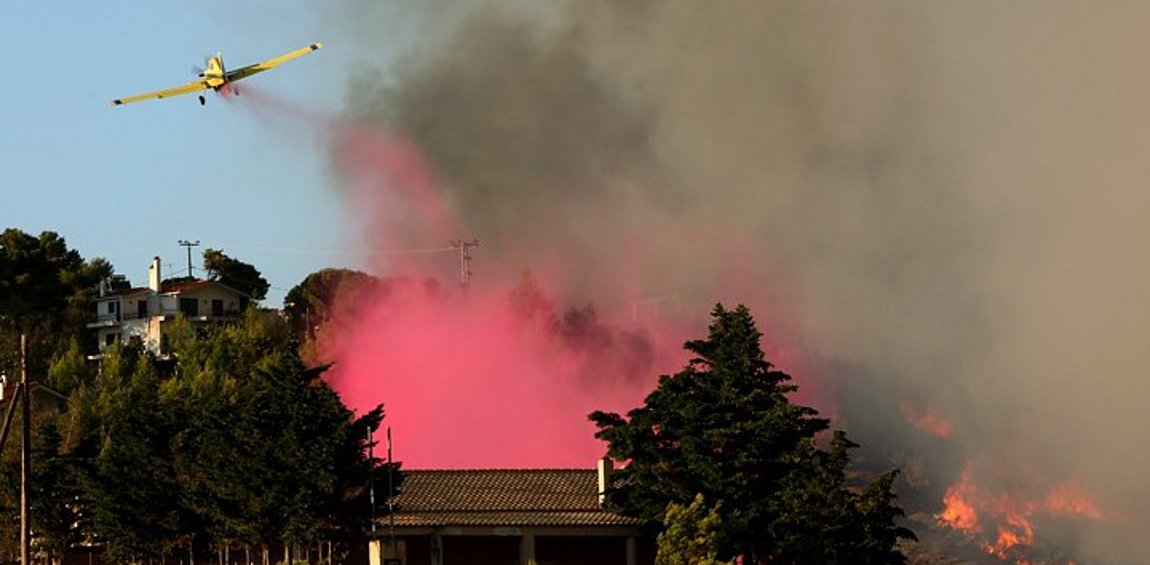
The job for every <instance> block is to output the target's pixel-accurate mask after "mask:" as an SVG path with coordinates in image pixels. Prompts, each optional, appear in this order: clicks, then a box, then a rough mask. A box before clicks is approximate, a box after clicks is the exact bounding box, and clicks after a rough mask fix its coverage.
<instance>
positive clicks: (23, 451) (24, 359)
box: [20, 334, 32, 565]
mask: <svg viewBox="0 0 1150 565" xmlns="http://www.w3.org/2000/svg"><path fill="white" fill-rule="evenodd" d="M20 390H21V392H22V393H23V394H21V395H20V417H21V419H23V422H21V426H20V427H21V428H22V431H23V432H24V433H23V437H21V438H20V563H21V565H31V563H32V562H31V561H30V560H29V554H30V551H29V550H30V548H31V542H32V540H31V536H30V535H29V530H28V528H29V524H28V475H29V471H30V470H31V467H32V453H31V442H30V441H29V436H30V435H31V434H32V422H31V417H30V415H31V412H32V409H31V405H30V404H29V402H28V397H29V394H28V336H26V335H25V334H20Z"/></svg>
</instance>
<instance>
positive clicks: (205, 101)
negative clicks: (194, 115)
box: [200, 95, 208, 106]
mask: <svg viewBox="0 0 1150 565" xmlns="http://www.w3.org/2000/svg"><path fill="white" fill-rule="evenodd" d="M207 103H208V101H207V99H206V98H204V97H203V96H202V95H201V96H200V106H203V105H204V104H207Z"/></svg>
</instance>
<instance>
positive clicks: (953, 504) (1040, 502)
mask: <svg viewBox="0 0 1150 565" xmlns="http://www.w3.org/2000/svg"><path fill="white" fill-rule="evenodd" d="M942 501H943V510H942V512H941V513H939V514H938V516H937V519H938V522H939V524H941V525H943V526H946V527H949V528H953V529H956V530H960V531H963V532H966V533H967V534H969V535H970V536H971V537H972V538H975V539H977V538H979V537H981V534H983V532H984V530H983V524H987V525H988V526H989V527H991V528H993V529H994V531H995V533H996V536H995V537H994V539H993V540H987V541H985V542H983V543H982V549H983V550H984V551H986V552H987V553H989V554H991V555H994V556H997V557H999V558H1008V557H1009V554H1010V553H1011V550H1012V549H1013V548H1015V547H1018V546H1029V545H1031V544H1033V543H1034V524H1033V521H1032V520H1033V519H1034V518H1035V517H1043V516H1044V517H1054V518H1058V517H1062V518H1087V519H1092V520H1100V519H1102V512H1101V511H1100V510H1099V509H1098V506H1097V505H1096V504H1095V503H1094V501H1093V500H1092V498H1091V497H1090V495H1089V494H1088V493H1087V492H1086V490H1085V489H1083V488H1082V487H1081V486H1079V485H1077V484H1076V483H1073V482H1070V481H1063V482H1059V483H1055V484H1054V486H1053V487H1051V488H1050V489H1049V490H1048V491H1047V493H1046V495H1045V496H1043V497H1040V498H1036V499H1034V498H1029V497H1027V496H1025V495H1024V494H1022V493H1020V492H1016V491H1000V492H993V491H990V492H988V491H987V490H985V489H982V488H980V487H979V486H978V485H976V483H975V482H974V480H973V470H972V467H971V465H969V464H968V465H967V467H966V469H964V470H963V472H962V478H961V479H960V480H959V481H958V482H957V483H955V484H953V485H951V486H950V487H949V488H948V489H947V491H946V494H945V495H944V496H943V500H942Z"/></svg>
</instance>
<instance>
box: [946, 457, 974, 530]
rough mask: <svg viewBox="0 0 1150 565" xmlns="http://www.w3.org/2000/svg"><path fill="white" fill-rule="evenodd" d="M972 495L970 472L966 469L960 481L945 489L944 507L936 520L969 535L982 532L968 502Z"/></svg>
mask: <svg viewBox="0 0 1150 565" xmlns="http://www.w3.org/2000/svg"><path fill="white" fill-rule="evenodd" d="M973 494H974V492H973V489H972V487H971V485H970V470H969V469H967V470H966V471H963V473H962V480H961V481H959V482H958V483H955V484H953V485H950V488H948V489H946V495H945V496H943V497H942V502H943V504H944V505H945V507H944V508H943V510H942V513H941V514H939V515H938V520H939V521H940V522H942V523H943V524H944V525H946V526H949V527H951V528H954V529H956V530H962V531H964V532H970V533H973V532H979V531H982V530H981V528H980V527H979V525H978V513H977V512H975V510H974V506H972V505H971V503H970V502H969V500H970V499H971V498H973V496H972V495H973Z"/></svg>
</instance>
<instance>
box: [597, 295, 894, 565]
mask: <svg viewBox="0 0 1150 565" xmlns="http://www.w3.org/2000/svg"><path fill="white" fill-rule="evenodd" d="M712 316H713V320H712V323H711V326H710V328H709V329H710V333H709V336H708V337H707V339H703V340H696V341H690V342H687V343H686V344H685V346H684V347H685V348H686V349H687V350H688V351H690V352H691V353H693V354H694V355H695V356H694V357H693V358H692V359H691V360H690V361H689V362H688V364H687V366H686V367H685V368H684V369H683V370H682V371H680V372H679V373H676V374H674V375H663V376H661V377H660V378H659V384H658V387H657V388H656V389H655V391H653V392H652V393H651V394H649V395H648V396H647V398H646V400H645V404H644V405H643V406H641V407H639V408H636V409H634V410H631V411H630V412H629V413H628V414H627V417H626V418H624V417H623V416H620V415H619V414H614V413H605V412H595V413H593V414H591V416H590V417H591V420H592V421H593V422H595V424H596V425H597V426H598V427H599V432H598V433H597V434H596V437H598V438H600V439H602V440H604V441H606V442H607V443H608V446H609V451H608V453H609V455H610V456H611V457H612V458H614V459H616V460H620V461H629V462H630V464H629V465H628V466H627V467H625V468H623V469H621V470H620V471H619V472H618V473H616V475H615V476H614V480H613V484H612V488H611V490H610V491H609V493H608V496H609V500H610V502H611V503H612V504H614V505H615V506H616V507H617V508H619V509H620V510H622V511H623V512H626V513H629V514H632V515H636V516H640V517H643V518H645V519H647V520H648V521H650V522H652V523H656V522H659V521H660V520H661V518H662V517H663V513H664V509H665V508H666V507H667V505H668V504H669V503H672V502H674V503H678V504H684V505H685V504H689V503H690V502H691V501H692V500H693V499H694V497H695V496H696V494H698V493H702V494H703V495H704V496H705V497H706V499H707V500H708V501H713V503H714V504H715V505H716V506H717V507H718V508H719V509H720V510H719V513H720V516H721V517H722V536H721V547H720V552H719V558H721V559H730V558H732V557H734V556H739V555H741V556H743V558H744V562H746V563H764V562H778V563H807V562H821V563H835V562H851V563H866V562H870V563H894V562H901V561H900V559H901V557H902V556H901V554H898V553H897V552H896V551H894V549H893V543H894V541H896V540H897V538H898V537H906V536H907V535H910V534H909V532H908V531H906V530H901V529H898V528H897V527H896V526H895V525H894V522H893V521H894V519H895V518H896V517H897V516H899V515H900V513H901V511H900V510H899V509H898V508H897V507H894V506H893V494H891V493H890V480H889V478H888V477H886V476H884V477H883V478H880V479H879V482H877V483H873V484H872V485H870V486H868V487H865V488H866V489H868V490H866V491H865V492H868V493H869V492H871V489H877V490H879V491H883V493H884V494H885V495H886V496H887V498H885V499H883V497H882V496H878V495H877V494H875V495H868V497H867V498H866V499H865V500H863V499H861V498H859V496H860V495H858V494H857V492H856V491H855V488H854V487H853V486H848V485H846V483H845V480H840V479H842V477H843V474H842V471H843V469H845V466H846V463H847V462H848V461H849V458H848V457H847V455H846V449H847V447H848V446H849V445H851V444H849V442H847V440H846V437H845V435H840V434H835V436H834V438H835V439H833V440H832V442H831V443H832V446H831V451H830V452H829V453H828V452H826V451H824V450H821V449H819V448H818V447H817V446H816V442H815V439H816V435H817V434H819V432H821V431H824V430H826V429H827V428H828V422H827V420H825V419H822V418H818V417H817V411H815V410H814V409H812V408H809V407H805V406H799V405H796V404H792V403H791V402H790V400H789V399H788V396H787V395H788V394H790V393H791V392H794V391H795V390H796V388H797V387H796V386H795V385H794V384H793V383H791V382H790V376H789V375H787V374H786V373H783V372H782V371H778V370H775V369H774V368H773V367H772V365H771V364H770V363H769V362H767V361H766V359H765V356H764V354H763V351H762V347H761V345H760V339H761V337H762V334H761V333H760V332H759V330H758V329H757V327H756V326H755V323H754V319H753V318H752V316H751V314H750V311H749V310H748V309H747V308H746V307H745V306H739V307H737V308H735V309H734V310H728V309H726V308H724V307H723V306H722V305H718V306H716V307H715V310H714V311H713V313H712ZM812 498H814V499H818V500H820V501H821V502H820V503H822V502H825V503H827V504H832V505H834V508H833V509H832V510H830V512H834V513H844V515H850V516H853V517H865V518H868V519H871V520H874V523H872V524H869V525H867V526H864V527H862V530H863V531H865V533H867V534H868V535H869V536H870V537H867V538H865V539H857V538H856V537H852V536H855V534H856V532H854V531H851V532H839V531H837V530H834V529H831V530H830V531H829V532H828V531H827V530H825V529H810V530H807V531H806V533H804V531H803V528H801V527H792V524H795V523H803V522H804V521H809V520H817V519H818V518H817V516H811V515H809V514H808V513H809V512H812V511H815V510H816V509H817V508H816V507H817V506H818V504H806V503H807V502H809V500H811V499H812ZM788 501H789V502H788ZM883 503H885V506H884V505H883ZM867 504H870V505H879V506H883V508H882V510H879V509H877V508H872V509H869V510H868V511H867V512H863V510H864V507H866V505H867ZM840 523H841V522H840ZM840 534H841V536H840ZM888 534H889V535H888ZM804 536H805V537H804ZM836 536H837V537H836ZM888 542H889V543H888ZM807 544H831V545H834V546H835V547H840V546H843V545H846V546H850V547H852V548H858V549H861V548H864V547H871V546H883V547H882V549H884V550H885V551H886V552H887V553H886V554H884V558H883V559H876V560H872V561H858V560H857V559H852V560H848V561H836V560H835V558H833V556H828V555H823V556H822V557H826V558H820V559H815V560H814V561H810V560H807V559H806V556H808V555H809V554H807V553H799V552H797V551H795V549H794V548H797V547H806V546H807ZM852 557H853V555H852Z"/></svg>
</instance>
